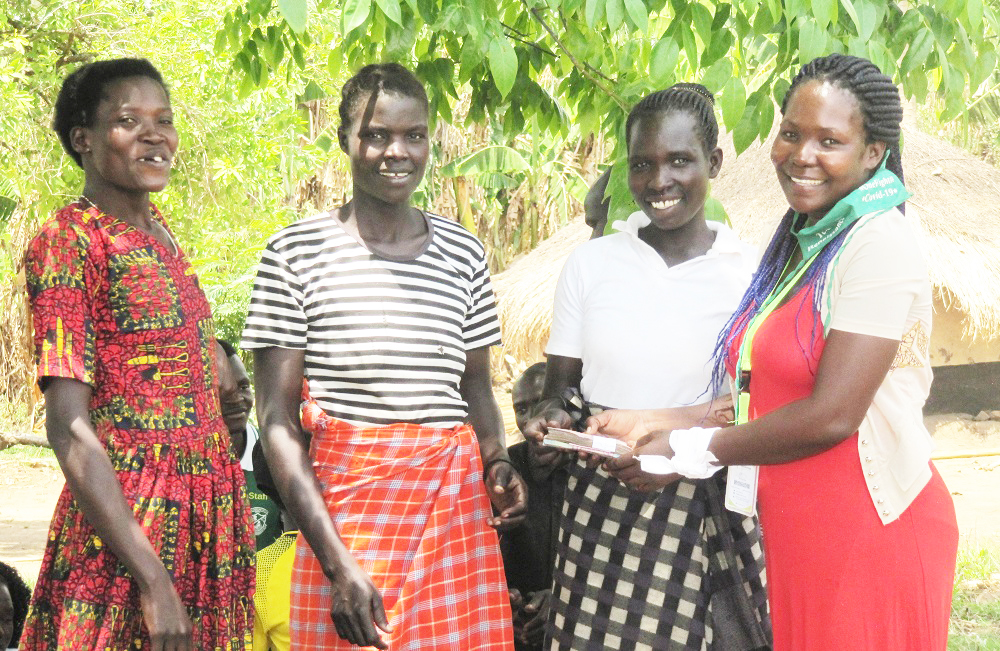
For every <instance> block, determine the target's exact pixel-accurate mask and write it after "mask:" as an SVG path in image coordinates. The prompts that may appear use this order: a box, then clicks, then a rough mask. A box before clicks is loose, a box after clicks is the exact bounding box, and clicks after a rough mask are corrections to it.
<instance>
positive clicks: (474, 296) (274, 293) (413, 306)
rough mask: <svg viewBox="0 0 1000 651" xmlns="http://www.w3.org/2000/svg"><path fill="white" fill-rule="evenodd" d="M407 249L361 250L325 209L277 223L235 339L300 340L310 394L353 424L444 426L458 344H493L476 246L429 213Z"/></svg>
mask: <svg viewBox="0 0 1000 651" xmlns="http://www.w3.org/2000/svg"><path fill="white" fill-rule="evenodd" d="M427 217H428V219H427V223H428V228H429V229H430V237H429V238H428V239H429V243H428V245H427V247H426V248H425V250H424V251H423V252H422V253H420V254H419V255H418V256H417V257H416V258H415V259H410V260H396V259H388V258H386V257H385V256H381V255H376V254H373V253H371V252H370V251H368V249H366V248H365V247H364V246H363V245H362V244H360V243H359V242H358V241H357V240H356V239H355V238H354V237H352V236H351V235H350V234H348V233H347V232H346V231H345V230H344V229H343V228H342V227H341V225H340V223H339V222H337V220H335V219H333V218H332V217H330V215H329V214H327V213H324V214H322V215H318V216H315V217H311V218H307V219H304V220H302V221H300V222H297V223H295V224H292V225H291V226H288V227H286V228H284V229H282V230H281V231H280V232H279V233H278V234H277V235H275V236H274V237H272V238H271V239H270V240H269V241H268V244H267V247H266V248H265V250H264V253H263V255H262V257H261V261H260V266H259V267H258V269H257V279H256V281H255V283H254V288H253V293H252V294H251V296H250V310H249V314H248V315H247V322H246V327H245V328H244V330H243V341H242V346H243V348H248V349H253V348H267V347H271V346H277V347H281V348H297V349H305V374H306V377H307V378H308V380H309V391H310V393H311V394H312V397H313V398H315V399H316V401H317V402H318V403H319V404H320V406H321V407H323V409H324V410H326V411H327V412H328V413H329V414H330V415H332V416H334V417H335V418H340V419H342V420H346V421H349V422H352V423H356V424H369V425H387V424H390V423H399V422H407V423H417V424H421V425H428V426H432V427H451V426H454V425H457V424H460V423H462V422H464V421H465V420H466V415H467V405H466V404H465V401H464V400H462V397H461V395H460V394H459V390H458V389H459V382H460V381H461V378H462V374H463V373H464V371H465V354H466V351H467V350H473V349H476V348H482V347H484V346H494V345H498V344H499V343H500V323H499V321H498V319H497V314H496V303H495V300H494V297H493V288H492V285H491V284H490V275H489V268H488V267H487V265H486V257H485V253H484V251H483V246H482V244H481V243H480V242H479V240H477V239H476V238H475V237H474V236H473V235H471V234H470V233H469V232H468V231H466V230H465V229H464V228H463V227H462V226H461V225H459V224H456V223H454V222H452V221H449V220H447V219H445V218H443V217H439V216H437V215H428V216H427Z"/></svg>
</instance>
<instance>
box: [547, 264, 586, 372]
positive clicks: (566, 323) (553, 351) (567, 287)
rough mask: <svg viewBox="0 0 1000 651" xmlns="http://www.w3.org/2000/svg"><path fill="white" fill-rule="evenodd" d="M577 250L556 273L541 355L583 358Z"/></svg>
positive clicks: (580, 276)
mask: <svg viewBox="0 0 1000 651" xmlns="http://www.w3.org/2000/svg"><path fill="white" fill-rule="evenodd" d="M580 251H581V249H577V250H576V251H574V252H573V253H571V254H570V256H569V258H568V259H567V260H566V264H565V265H563V269H562V272H561V273H560V274H559V281H558V282H557V283H556V295H555V299H554V300H553V304H552V326H551V328H550V329H549V342H548V344H547V345H546V346H545V354H547V355H560V356H562V357H573V358H575V359H583V325H584V318H583V302H584V279H583V276H582V271H583V268H582V265H581V264H580Z"/></svg>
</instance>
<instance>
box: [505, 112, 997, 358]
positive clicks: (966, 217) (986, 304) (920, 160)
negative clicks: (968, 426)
mask: <svg viewBox="0 0 1000 651" xmlns="http://www.w3.org/2000/svg"><path fill="white" fill-rule="evenodd" d="M903 132H904V136H903V137H904V143H903V149H904V152H903V169H904V171H905V173H906V185H907V187H908V188H909V189H910V191H911V192H913V193H914V196H913V198H912V199H911V200H910V201H909V202H908V205H911V206H913V207H914V208H915V209H916V210H915V211H911V212H910V213H908V214H911V215H917V216H918V217H919V222H920V227H921V228H920V232H921V233H922V235H923V243H924V249H925V252H926V254H927V257H928V264H929V267H930V274H931V282H932V283H933V285H934V288H935V290H936V293H937V295H938V297H939V298H941V300H942V301H943V302H944V304H945V305H946V306H948V307H950V308H953V309H957V310H959V311H961V312H962V313H963V315H964V324H965V332H966V336H967V337H969V338H974V339H986V340H991V339H997V338H1000V169H997V168H996V167H993V166H992V165H989V164H987V163H984V162H982V161H980V160H978V159H976V158H974V157H972V156H971V155H969V154H968V153H966V152H964V151H962V150H961V149H959V148H957V147H954V146H953V145H950V144H948V143H946V142H944V141H943V140H941V139H939V138H935V137H934V136H931V135H928V134H925V133H922V132H920V131H919V130H917V129H916V128H914V127H912V126H908V125H906V124H904V128H903ZM720 140H721V141H722V142H721V147H722V148H723V151H724V152H725V162H724V164H723V166H722V172H721V173H720V175H719V177H718V178H717V179H716V180H715V181H713V183H712V194H713V195H714V196H715V197H716V198H718V199H719V200H720V201H721V202H722V204H723V205H724V206H725V207H726V211H727V212H728V213H729V216H730V218H731V219H732V221H733V226H734V228H735V229H736V231H737V232H738V233H739V234H740V236H741V237H742V238H743V239H744V240H745V241H748V242H752V243H755V244H758V245H760V244H763V243H764V242H765V241H766V239H767V238H768V237H770V235H771V233H772V232H773V230H774V227H775V225H776V223H777V221H778V220H779V219H780V218H781V215H782V214H783V213H784V211H785V210H786V209H787V204H786V203H785V199H784V195H783V194H782V192H781V188H780V187H779V186H778V181H777V179H776V177H775V175H774V168H773V166H772V165H771V161H770V140H768V141H767V142H766V143H765V144H760V143H757V144H755V145H754V146H752V147H750V149H748V150H747V151H745V152H743V153H742V154H740V155H739V156H738V157H737V156H736V154H735V151H734V150H733V145H732V140H731V139H730V138H728V137H726V136H722V137H721V138H720ZM589 233H590V231H589V229H587V228H586V227H585V226H584V225H583V223H582V217H581V218H580V219H579V220H578V221H577V222H575V223H573V224H571V225H570V226H566V227H565V228H563V229H562V230H560V231H559V232H557V233H556V234H555V235H553V236H552V237H551V238H549V239H548V240H546V241H545V242H543V243H542V244H541V245H540V246H539V247H538V248H537V249H535V250H534V251H532V252H531V253H529V254H527V255H525V256H523V257H522V258H520V259H518V260H517V261H516V262H515V263H514V264H512V265H511V266H510V267H509V268H508V269H507V270H506V271H504V272H503V273H501V274H498V275H497V276H496V277H495V279H494V283H495V289H496V293H497V300H498V307H499V311H500V320H501V324H502V326H503V332H504V341H505V344H506V346H505V354H506V355H508V356H511V357H513V358H515V359H518V360H522V361H523V362H524V363H530V362H532V361H535V360H538V359H541V358H542V352H543V351H544V347H545V342H546V340H547V339H548V333H549V322H550V320H551V312H552V299H553V296H554V294H555V283H556V280H557V278H558V275H559V271H560V270H561V269H562V265H563V263H564V262H565V260H566V257H567V256H568V255H569V253H570V251H572V250H573V248H575V247H576V246H577V245H579V244H580V243H582V242H584V241H586V240H587V238H588V237H589Z"/></svg>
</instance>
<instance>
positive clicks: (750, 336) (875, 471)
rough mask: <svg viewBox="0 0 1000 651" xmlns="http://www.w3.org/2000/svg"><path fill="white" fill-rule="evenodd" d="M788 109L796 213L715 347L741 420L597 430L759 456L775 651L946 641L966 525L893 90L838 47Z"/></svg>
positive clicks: (803, 76)
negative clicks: (940, 433)
mask: <svg viewBox="0 0 1000 651" xmlns="http://www.w3.org/2000/svg"><path fill="white" fill-rule="evenodd" d="M781 110H782V121H781V126H780V127H779V131H778V133H777V135H776V136H775V139H774V143H773V144H772V147H771V161H772V163H773V164H774V167H775V171H776V172H777V176H778V181H779V183H780V185H781V188H782V190H783V191H784V193H785V198H786V199H787V200H788V203H789V206H790V209H789V210H788V212H787V213H786V215H785V217H784V219H783V220H782V222H781V224H780V226H779V227H778V230H777V232H776V233H775V235H774V237H773V239H772V240H771V243H770V245H769V246H768V248H767V250H766V251H765V253H764V257H763V260H762V262H761V264H760V267H759V268H758V270H757V273H756V275H755V277H754V280H753V281H752V282H751V285H750V288H749V289H748V290H747V293H746V295H745V296H744V298H743V303H742V305H741V307H740V308H739V309H738V310H737V311H736V313H735V316H734V317H733V320H732V321H730V323H729V326H728V327H727V328H726V330H725V331H724V332H723V335H722V337H721V338H720V341H719V346H718V348H717V351H716V354H717V376H719V375H721V374H722V373H723V372H724V371H723V369H724V368H725V369H728V370H729V372H730V373H732V374H733V375H734V377H735V378H736V390H737V393H738V397H739V400H738V402H737V414H736V416H737V418H736V425H735V426H734V427H728V428H723V429H719V430H698V429H691V430H674V431H672V432H667V433H664V432H662V431H658V432H656V433H652V432H653V431H654V430H661V429H662V428H663V427H664V426H665V425H666V426H667V427H668V428H669V424H668V421H669V420H670V418H669V415H667V414H663V413H661V414H648V413H647V414H640V413H638V412H632V413H631V414H629V413H618V414H613V413H606V414H601V415H600V416H598V417H596V419H595V421H597V422H595V423H594V425H595V426H600V425H602V424H603V425H604V427H603V428H602V429H603V431H605V432H606V433H607V432H610V431H615V432H621V431H627V430H633V435H636V434H644V433H646V432H651V434H649V435H648V436H647V438H646V439H645V440H642V441H639V445H637V447H636V449H635V453H636V455H637V456H640V457H642V459H641V461H640V462H639V464H637V465H639V466H640V467H643V468H646V467H647V465H648V464H656V465H657V466H659V468H660V469H661V470H664V471H669V470H673V471H674V472H679V473H681V474H684V475H685V476H692V475H693V474H700V473H711V472H714V470H715V469H717V468H718V467H719V466H720V465H729V466H741V465H743V464H759V466H760V468H759V485H758V486H757V494H756V497H757V498H758V500H757V501H758V503H759V507H760V522H761V528H762V530H763V532H764V533H763V539H764V556H765V559H766V564H767V584H768V598H769V603H770V606H771V618H772V626H773V629H774V649H775V651H840V650H842V649H852V650H858V651H885V650H887V649H893V650H896V649H920V650H922V651H924V650H926V651H930V650H937V651H944V649H945V648H946V647H947V639H948V620H949V615H950V611H951V596H952V589H953V580H954V571H955V556H956V553H957V549H958V526H957V523H956V520H955V508H954V505H953V503H952V500H951V495H950V493H949V492H948V488H947V486H945V484H944V482H943V481H942V479H941V476H940V475H939V474H938V472H937V470H936V469H935V468H934V464H933V463H931V461H930V457H931V448H932V442H931V438H930V435H929V434H928V432H927V430H926V428H925V427H924V424H923V419H922V414H921V409H922V407H923V405H924V401H925V399H926V397H927V394H928V391H929V389H930V383H931V368H930V359H929V357H930V356H929V350H928V349H929V339H930V323H931V312H932V309H931V306H932V298H931V285H930V281H929V279H928V274H927V267H926V265H925V263H924V260H923V256H922V255H921V250H920V248H921V247H920V240H919V237H918V235H917V233H916V229H915V228H914V224H913V221H914V219H913V216H912V214H910V215H906V214H904V210H905V209H906V206H905V203H904V201H905V199H906V198H907V197H908V196H909V192H908V191H907V190H906V188H905V187H904V186H903V167H902V160H901V157H900V133H901V130H900V123H901V119H902V115H903V110H902V107H901V105H900V99H899V92H898V91H897V89H896V87H895V85H894V84H893V83H892V80H891V79H890V78H889V77H888V76H886V75H885V74H883V73H882V72H881V71H880V70H879V69H878V68H877V67H876V66H875V65H874V64H872V63H871V62H870V61H868V60H866V59H861V58H858V57H854V56H847V55H841V54H831V55H829V56H825V57H821V58H819V59H815V60H813V61H812V62H810V63H808V64H807V65H806V66H804V67H803V68H802V70H801V71H800V72H799V74H798V75H797V76H796V77H795V79H794V80H793V81H792V84H791V87H790V88H789V90H788V93H787V94H786V96H785V99H784V103H783V104H782V107H781ZM602 419H603V422H601V421H602ZM647 454H649V455H651V456H653V457H654V458H652V459H649V460H646V459H645V458H644V457H645V455H647ZM661 455H662V456H661ZM664 456H669V457H670V459H669V460H665V459H664V458H663V457H664ZM656 457H659V458H656ZM628 461H631V462H633V463H634V460H631V459H630V460H628ZM729 472H730V474H729V478H730V480H732V479H733V477H734V473H735V475H736V476H740V477H743V479H744V483H743V484H742V485H735V484H734V485H732V486H731V487H732V488H734V490H733V492H732V493H731V494H730V495H727V500H728V499H729V498H730V497H731V498H732V502H735V503H738V504H742V505H743V506H744V507H745V508H748V509H752V508H753V503H754V500H753V498H754V490H755V489H754V480H753V478H754V470H753V468H752V467H751V468H745V469H736V468H732V467H730V470H729Z"/></svg>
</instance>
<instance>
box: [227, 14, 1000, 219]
mask: <svg viewBox="0 0 1000 651" xmlns="http://www.w3.org/2000/svg"><path fill="white" fill-rule="evenodd" d="M289 4H295V5H301V6H303V9H302V13H303V14H304V0H301V1H300V2H297V3H296V2H292V1H291V0H287V1H286V2H281V3H279V7H280V8H281V12H280V13H279V12H275V11H274V8H273V7H272V5H271V2H270V1H268V0H247V1H246V2H244V3H243V4H241V5H240V6H239V7H237V8H236V9H234V10H233V11H231V12H229V13H228V14H227V15H226V18H225V21H224V25H223V28H222V29H221V30H220V31H219V39H218V40H217V44H219V45H220V48H219V49H217V51H218V52H220V53H221V52H222V50H223V49H227V50H228V51H229V52H230V56H232V57H233V60H234V64H235V66H236V67H237V69H239V70H241V71H242V73H243V75H244V78H245V80H246V82H245V83H246V85H247V86H248V87H249V86H257V87H263V86H265V85H266V77H267V75H266V74H265V71H266V70H268V69H271V70H274V71H278V70H282V71H284V72H285V73H286V74H309V68H310V67H311V66H312V65H313V64H312V63H311V62H312V61H314V60H326V61H328V64H329V65H328V68H329V71H330V72H331V74H332V75H333V76H334V77H337V76H341V75H344V74H346V71H347V70H353V69H356V68H358V67H360V66H361V65H363V64H366V63H370V62H374V61H381V60H395V61H401V62H403V63H406V64H409V65H411V66H413V67H416V68H417V69H418V73H419V75H420V76H421V78H422V80H423V81H424V83H426V84H427V86H428V89H429V93H430V95H431V98H432V106H433V107H434V109H435V111H436V113H437V114H438V115H439V116H440V117H441V118H442V119H444V120H445V121H450V120H451V119H452V118H453V105H454V104H455V102H456V100H457V97H458V95H459V93H457V92H456V89H459V88H464V89H466V92H467V93H468V95H469V97H470V98H471V105H470V107H469V110H468V111H467V112H464V113H463V115H464V116H465V121H466V124H467V125H468V124H470V123H478V124H486V123H491V124H493V125H494V126H495V127H496V128H498V129H499V132H500V133H501V134H502V136H503V139H505V140H506V143H505V144H510V143H511V142H512V141H513V139H514V138H515V137H517V136H518V135H520V134H522V133H523V132H524V130H525V128H526V125H529V123H531V122H534V124H536V125H537V126H538V127H539V128H540V129H541V133H540V134H539V135H540V136H541V137H543V138H544V137H548V138H552V139H556V140H559V139H562V140H564V141H569V139H570V138H571V137H577V138H585V137H587V136H588V135H590V134H596V133H608V134H613V135H614V134H619V133H620V127H621V124H622V123H623V122H624V119H625V116H626V114H627V110H628V107H630V106H631V105H632V104H634V103H635V102H636V101H637V100H638V99H639V98H641V97H642V96H643V95H645V94H646V93H648V92H650V91H652V90H655V89H657V88H661V87H663V86H666V85H668V84H670V83H673V82H674V81H677V80H703V82H704V83H705V85H706V86H708V87H709V88H710V89H712V90H713V91H714V92H716V93H718V94H719V95H720V97H719V100H720V101H719V104H720V106H721V109H722V111H721V113H722V121H723V123H724V125H725V127H726V128H727V129H729V130H731V131H732V132H733V133H734V137H735V142H736V147H737V150H738V151H742V150H743V149H745V148H746V147H748V146H749V145H750V144H751V143H752V142H753V141H754V140H756V139H763V138H765V137H766V136H767V134H768V133H769V131H770V128H771V125H772V120H773V116H774V98H776V97H777V98H778V99H780V97H781V96H782V95H783V93H784V89H786V88H787V84H788V80H789V78H790V76H791V75H792V74H793V73H794V71H795V70H796V69H797V68H798V67H799V66H800V65H801V64H803V63H806V62H808V61H809V60H811V59H812V58H814V57H816V56H819V55H823V54H826V53H829V52H847V53H852V54H857V55H860V56H865V57H868V58H869V59H871V60H872V61H874V62H875V63H876V64H878V65H879V66H880V67H881V68H882V69H883V70H884V71H885V72H887V73H888V74H890V75H892V76H893V77H894V78H895V79H896V81H897V82H898V83H899V84H900V85H901V87H902V89H903V92H904V94H905V95H906V96H907V97H916V98H917V99H918V100H920V101H924V99H925V98H926V96H927V95H928V93H931V92H933V93H937V94H941V95H942V96H945V97H947V98H949V100H950V101H949V102H948V103H947V106H946V109H945V111H944V113H943V115H942V118H943V119H951V118H953V117H956V116H957V115H959V114H961V113H962V111H963V108H964V98H965V97H966V96H967V95H968V93H969V92H970V89H971V92H975V90H976V89H977V88H978V86H979V84H981V83H982V81H983V80H984V79H986V78H987V77H988V76H989V75H990V74H991V72H992V68H991V67H990V64H991V63H992V64H993V65H994V66H995V63H996V59H995V54H994V49H995V46H996V43H995V41H996V38H997V33H998V18H997V13H998V8H997V4H996V2H995V0H987V1H986V2H984V1H983V0H916V1H912V2H891V1H890V2H886V1H885V0H766V1H765V2H761V1H760V0H730V1H724V0H690V1H689V0H544V1H543V0H529V1H527V2H524V1H523V0H498V1H497V2H486V1H484V0H466V1H464V2H455V1H454V0H406V2H402V3H401V2H399V0H377V1H376V2H372V1H371V0H347V1H346V2H343V3H337V2H333V0H317V2H316V7H315V10H314V11H312V12H311V13H310V14H309V25H308V28H307V29H306V30H298V31H294V30H292V29H291V28H289V27H288V25H289V20H288V13H287V9H285V6H286V5H289ZM310 35H312V36H314V37H315V42H316V43H317V46H315V47H313V48H310V46H309V39H310ZM329 43H336V44H337V46H336V48H335V51H334V52H330V53H329V56H328V57H327V55H326V48H327V47H328V45H327V44H329ZM296 48H298V51H300V52H302V55H301V56H296V55H295V51H296ZM281 53H285V54H284V55H282V54H281ZM314 53H315V54H314ZM991 57H992V58H991ZM430 61H434V62H444V64H443V65H436V64H435V65H431V66H429V65H427V62H430ZM928 79H931V83H928ZM571 125H575V126H576V127H578V128H579V133H578V134H574V135H573V136H571V129H570V126H571ZM623 149H624V147H623V143H621V141H620V140H619V141H616V150H615V155H614V157H615V158H616V159H619V160H620V159H621V158H622V157H623V154H624V152H623ZM611 187H612V213H613V214H615V215H620V214H622V213H623V212H625V210H626V209H625V204H628V203H629V201H630V200H629V198H628V196H627V192H625V191H624V186H623V185H622V184H621V183H614V182H613V183H612V184H611Z"/></svg>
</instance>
